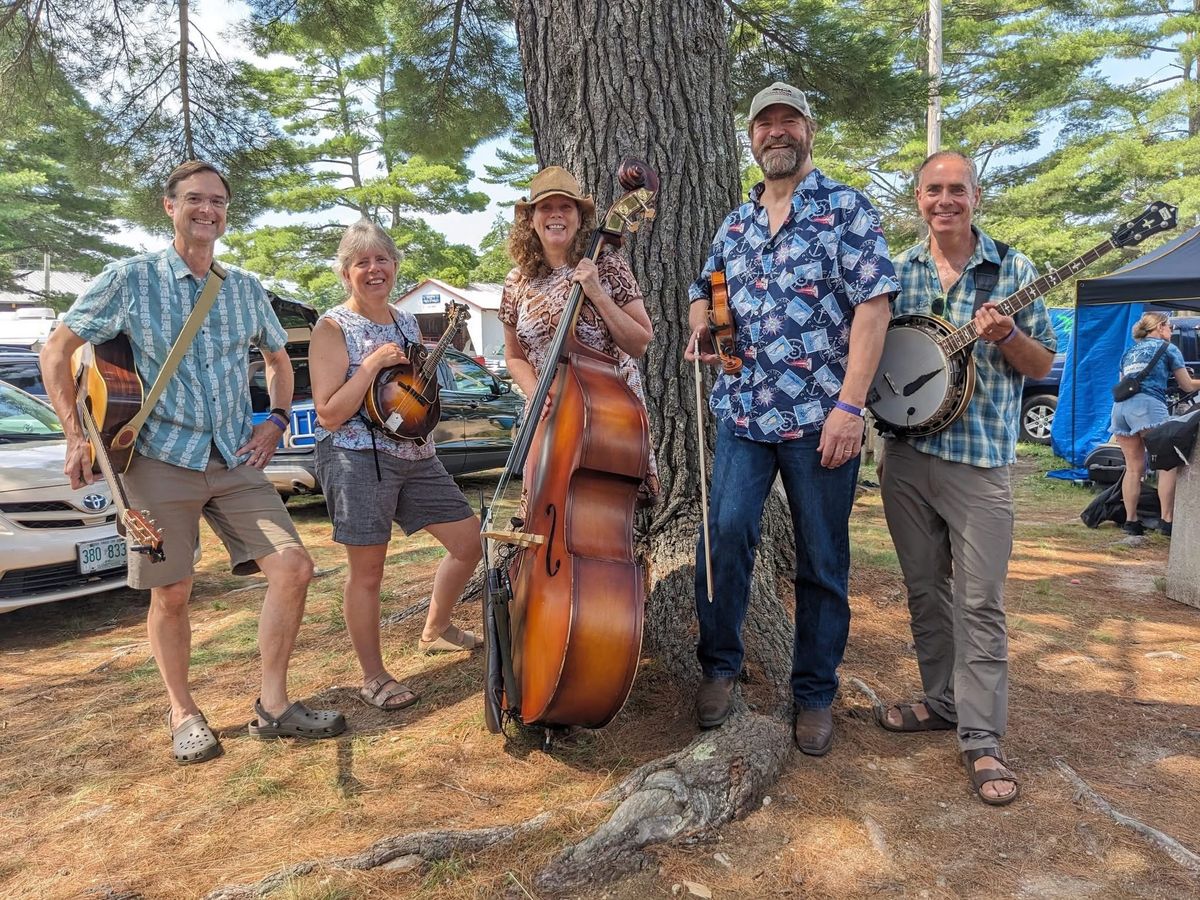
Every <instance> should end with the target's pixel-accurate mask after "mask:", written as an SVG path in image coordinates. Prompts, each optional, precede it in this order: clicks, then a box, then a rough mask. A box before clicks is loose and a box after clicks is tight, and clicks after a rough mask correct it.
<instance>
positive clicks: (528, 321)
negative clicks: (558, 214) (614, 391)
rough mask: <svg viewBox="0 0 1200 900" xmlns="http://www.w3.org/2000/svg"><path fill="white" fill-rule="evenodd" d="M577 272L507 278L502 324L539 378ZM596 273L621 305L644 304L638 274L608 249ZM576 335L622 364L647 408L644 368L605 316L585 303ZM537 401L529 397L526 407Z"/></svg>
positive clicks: (653, 465) (654, 468)
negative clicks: (619, 341) (509, 329)
mask: <svg viewBox="0 0 1200 900" xmlns="http://www.w3.org/2000/svg"><path fill="white" fill-rule="evenodd" d="M573 271H574V269H573V268H572V267H571V266H559V267H558V268H557V269H552V270H551V271H550V274H549V275H546V276H543V277H540V278H526V277H525V276H524V275H522V274H521V270H520V269H519V268H517V269H513V270H512V271H511V272H509V273H508V277H507V278H505V279H504V293H503V296H502V299H501V301H500V321H501V322H503V323H504V324H505V325H511V326H512V327H513V328H514V329H515V330H516V332H517V340H518V341H520V344H521V351H522V352H523V353H524V354H525V358H526V359H527V360H529V364H530V365H531V366H533V371H534V372H536V373H537V374H538V375H539V376H540V375H541V374H542V369H543V368H544V367H545V365H546V358H547V356H548V355H549V351H550V345H551V343H553V340H554V333H555V332H556V331H557V330H558V323H559V320H560V319H561V317H562V311H563V309H564V308H565V307H566V305H567V298H568V297H569V296H570V294H571V288H572V287H573V286H574V282H573V281H571V273H572V272H573ZM596 272H597V274H598V276H599V278H600V284H601V286H602V287H603V288H604V290H605V291H607V292H608V295H609V296H610V297H612V299H613V302H614V303H615V304H617V306H626V305H628V304H630V303H633V302H634V301H640V300H642V299H643V298H642V290H641V288H640V287H638V283H637V279H636V278H635V277H634V275H633V270H632V269H630V268H629V263H627V262H626V261H625V258H624V257H622V256H621V255H620V254H619V253H617V252H615V251H613V250H605V251H604V252H603V253H602V254H601V255H600V259H599V260H597V262H596ZM575 336H576V337H578V338H579V340H580V342H581V343H583V344H585V345H586V346H588V347H592V348H594V349H596V350H599V351H601V352H602V353H607V354H608V355H609V356H611V357H613V358H614V359H616V361H617V366H618V368H619V369H620V371H621V375H622V376H624V378H625V383H626V384H628V385H629V389H630V390H631V391H633V393H634V394H635V395H636V396H637V398H638V399H639V400H641V401H642V404H643V405H645V403H646V395H645V391H644V390H643V388H642V373H641V370H640V369H638V364H637V361H636V360H635V359H633V357H631V356H630V355H629V354H628V353H626V352H625V351H624V350H622V349H621V348H620V347H618V346H617V343H616V341H614V340H613V336H612V333H611V332H609V330H608V326H607V325H606V324H604V319H603V317H601V315H600V313H598V312H597V311H596V308H595V307H593V306H592V305H591V304H590V303H587V302H584V303H583V304H582V305H581V306H580V309H579V319H578V321H577V323H576V325H575ZM531 399H532V398H526V404H528V403H529V402H530V400H531ZM650 474H651V475H653V476H655V477H657V476H658V462H657V460H656V459H655V456H654V451H653V450H651V451H650Z"/></svg>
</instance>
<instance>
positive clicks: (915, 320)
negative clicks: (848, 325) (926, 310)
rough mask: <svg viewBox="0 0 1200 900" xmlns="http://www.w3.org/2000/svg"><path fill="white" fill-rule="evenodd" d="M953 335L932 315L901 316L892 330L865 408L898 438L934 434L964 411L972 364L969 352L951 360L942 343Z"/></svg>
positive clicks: (973, 370) (972, 380)
mask: <svg viewBox="0 0 1200 900" xmlns="http://www.w3.org/2000/svg"><path fill="white" fill-rule="evenodd" d="M952 330H953V329H952V328H951V327H950V326H949V325H948V324H947V323H946V322H944V321H942V320H941V319H936V318H934V317H932V316H901V317H899V318H897V319H894V320H893V321H892V323H891V325H889V326H888V330H887V337H886V338H885V340H884V344H883V353H882V354H881V356H880V358H879V369H878V370H877V371H876V373H875V377H874V379H872V381H871V388H870V390H869V391H868V392H867V405H868V406H869V407H870V409H871V412H872V413H873V414H874V415H875V418H877V419H879V420H880V421H881V422H883V423H884V424H885V425H887V426H889V427H890V428H891V430H892V431H894V432H896V433H897V434H899V435H926V434H934V433H936V432H938V431H941V430H942V429H943V428H945V427H946V426H947V425H949V424H950V423H951V422H953V421H954V420H955V419H957V418H958V416H959V415H960V414H961V413H962V411H963V409H965V408H966V405H967V402H968V401H969V400H970V397H971V392H972V391H973V390H974V383H975V379H974V374H975V368H974V360H973V358H972V356H971V354H970V353H961V352H960V353H956V354H955V355H954V356H953V357H947V355H946V352H945V351H944V350H943V349H942V345H941V343H940V342H941V339H942V338H944V337H945V336H946V335H948V334H950V333H951V331H952Z"/></svg>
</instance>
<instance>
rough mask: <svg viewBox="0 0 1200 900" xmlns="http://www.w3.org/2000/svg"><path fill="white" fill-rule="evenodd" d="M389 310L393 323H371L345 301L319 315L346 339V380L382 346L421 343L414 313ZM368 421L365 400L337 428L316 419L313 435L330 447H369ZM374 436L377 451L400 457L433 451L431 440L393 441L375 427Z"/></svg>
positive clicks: (425, 455) (422, 456) (416, 456)
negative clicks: (327, 440)
mask: <svg viewBox="0 0 1200 900" xmlns="http://www.w3.org/2000/svg"><path fill="white" fill-rule="evenodd" d="M388 309H389V310H390V311H391V314H392V317H393V319H394V323H390V324H387V325H380V324H379V323H378V322H372V321H371V320H370V319H368V318H366V317H365V316H361V315H359V314H358V313H356V312H354V311H353V310H351V309H350V308H349V307H348V306H346V304H344V303H343V304H342V305H341V306H335V307H334V308H333V309H331V310H329V311H328V312H326V313H325V314H324V315H322V316H321V318H322V319H326V318H328V319H329V320H331V321H332V322H333V323H334V324H335V325H337V326H338V328H339V329H341V332H342V337H344V338H345V339H346V354H347V355H348V356H349V357H350V365H349V367H348V368H347V369H346V380H347V381H349V380H350V378H352V377H353V375H354V373H355V372H357V371H358V367H359V366H361V365H362V361H363V360H364V359H366V358H367V357H368V356H370V355H371V353H372V352H373V351H375V350H377V349H378V348H379V347H381V346H382V345H384V344H387V343H397V344H399V345H400V346H401V347H403V346H405V345H406V344H408V343H409V342H412V343H418V344H419V343H420V342H421V327H420V326H419V325H418V324H417V319H416V316H414V315H413V314H412V313H409V312H404V311H403V310H399V309H395V308H394V307H392V306H390V305H389V306H388ZM369 421H370V420H369V419H368V418H367V410H366V406H365V400H364V406H363V408H362V409H360V410H359V411H358V413H357V414H355V415H353V416H351V417H350V418H349V419H347V420H346V421H345V422H344V423H343V424H342V426H341V427H340V428H338V430H337V431H333V432H330V431H328V430H326V429H325V428H323V427H322V426H321V424H320V423H319V422H318V423H317V424H316V427H315V428H314V434H315V435H316V438H317V440H318V441H323V440H325V439H326V438H332V439H333V446H335V447H338V448H340V449H342V450H370V449H371V447H372V442H371V429H370V428H369V427H368V425H367V423H368V422H369ZM374 437H375V441H374V447H375V449H376V450H378V451H380V452H382V453H387V454H389V455H391V456H396V457H399V458H400V459H428V458H429V457H431V456H433V455H434V453H435V452H436V451H435V450H434V446H433V441H431V440H427V441H426V442H425V443H424V444H422V445H420V446H418V445H417V444H416V443H415V442H413V441H397V440H393V439H392V438H390V437H388V436H387V435H386V434H384V433H383V432H382V431H380V430H379V429H378V428H377V429H375V436H374Z"/></svg>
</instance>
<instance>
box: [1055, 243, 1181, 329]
mask: <svg viewBox="0 0 1200 900" xmlns="http://www.w3.org/2000/svg"><path fill="white" fill-rule="evenodd" d="M1110 303H1145V304H1146V305H1147V306H1150V307H1155V308H1161V309H1190V310H1192V311H1194V312H1200V226H1197V227H1195V228H1192V229H1189V230H1188V231H1185V232H1184V233H1183V234H1181V235H1179V236H1178V237H1176V238H1174V239H1173V240H1170V241H1167V243H1165V244H1163V245H1162V246H1161V247H1158V248H1156V249H1154V250H1151V251H1150V252H1149V253H1147V254H1146V255H1145V256H1140V257H1138V258H1137V259H1135V260H1134V261H1133V262H1131V263H1128V264H1126V265H1124V266H1122V267H1121V268H1119V269H1117V271H1115V272H1112V273H1110V274H1108V275H1101V276H1099V277H1097V278H1083V279H1080V280H1079V281H1078V282H1076V285H1075V305H1076V306H1077V307H1078V306H1093V305H1103V304H1110Z"/></svg>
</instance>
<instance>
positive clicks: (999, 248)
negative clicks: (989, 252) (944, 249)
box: [971, 241, 1008, 315]
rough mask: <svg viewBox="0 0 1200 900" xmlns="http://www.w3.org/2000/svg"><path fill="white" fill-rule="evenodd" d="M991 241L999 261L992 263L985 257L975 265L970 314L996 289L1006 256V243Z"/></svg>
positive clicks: (975, 311)
mask: <svg viewBox="0 0 1200 900" xmlns="http://www.w3.org/2000/svg"><path fill="white" fill-rule="evenodd" d="M992 243H994V244H995V245H996V252H997V253H998V254H999V255H1000V262H998V263H994V262H992V261H991V260H990V259H985V260H984V261H983V262H981V263H979V265H977V266H976V267H975V305H974V306H973V307H972V308H971V313H972V315H974V314H975V313H977V312H979V307H981V306H983V304H985V303H987V300H988V297H990V296H991V295H992V291H994V290H995V289H996V284H997V283H998V282H999V281H1000V267H1001V266H1002V265H1004V257H1006V256H1008V244H1005V243H1002V242H1000V241H993V242H992Z"/></svg>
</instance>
